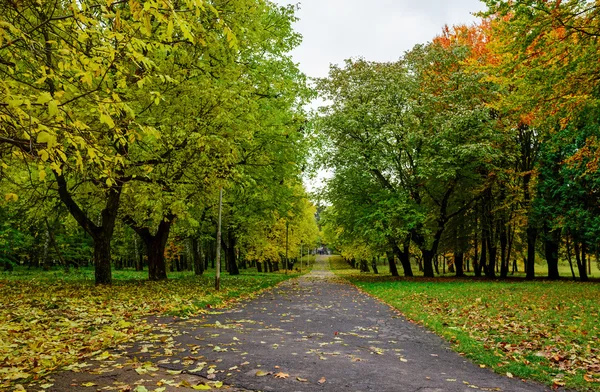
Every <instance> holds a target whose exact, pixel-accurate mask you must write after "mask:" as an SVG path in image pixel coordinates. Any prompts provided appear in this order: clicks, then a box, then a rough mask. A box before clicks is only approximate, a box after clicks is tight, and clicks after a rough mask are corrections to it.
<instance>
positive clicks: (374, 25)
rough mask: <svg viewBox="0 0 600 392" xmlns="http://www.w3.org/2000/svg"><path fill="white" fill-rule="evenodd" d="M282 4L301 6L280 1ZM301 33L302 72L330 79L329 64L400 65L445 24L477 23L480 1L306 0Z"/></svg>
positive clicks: (299, 56) (290, 0)
mask: <svg viewBox="0 0 600 392" xmlns="http://www.w3.org/2000/svg"><path fill="white" fill-rule="evenodd" d="M274 2H275V3H277V4H282V5H283V4H290V3H291V4H296V2H294V1H293V0H275V1H274ZM298 4H299V5H300V9H299V10H298V12H297V16H298V17H299V18H300V20H299V21H298V22H297V23H296V24H295V29H296V31H298V32H299V33H300V34H302V36H303V37H304V39H303V42H302V45H301V46H300V47H298V48H297V49H296V50H295V51H294V52H293V57H294V60H295V61H296V62H298V63H299V64H300V69H301V70H302V71H303V72H304V73H306V74H307V75H308V76H311V77H324V76H326V75H327V73H328V70H329V64H330V63H333V64H341V63H342V62H343V60H344V59H347V58H351V57H364V58H365V59H367V60H372V61H394V60H397V59H398V58H399V57H400V56H402V54H403V53H404V52H405V51H407V50H409V49H411V48H412V47H413V46H414V45H416V44H419V43H425V42H427V41H430V40H431V39H432V38H433V37H435V36H436V35H437V34H439V33H440V31H441V29H442V27H443V26H444V25H445V24H448V25H453V24H459V23H472V22H473V21H474V20H475V17H474V16H472V15H471V14H472V13H473V12H477V11H480V10H482V9H484V5H483V4H482V3H480V2H479V0H454V1H444V0H371V1H368V2H367V1H364V0H360V1H359V0H303V1H300V2H298Z"/></svg>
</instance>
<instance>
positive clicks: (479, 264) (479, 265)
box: [473, 235, 487, 277]
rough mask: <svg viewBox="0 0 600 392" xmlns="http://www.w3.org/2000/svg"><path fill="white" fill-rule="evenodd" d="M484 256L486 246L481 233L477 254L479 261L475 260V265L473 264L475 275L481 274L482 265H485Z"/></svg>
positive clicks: (485, 256)
mask: <svg viewBox="0 0 600 392" xmlns="http://www.w3.org/2000/svg"><path fill="white" fill-rule="evenodd" d="M486 258H487V246H486V241H485V240H484V239H483V235H482V241H481V254H480V255H479V261H478V262H477V264H476V265H473V271H474V272H475V276H477V277H480V276H481V270H482V269H483V266H484V265H485V259H486ZM473 264H475V263H473Z"/></svg>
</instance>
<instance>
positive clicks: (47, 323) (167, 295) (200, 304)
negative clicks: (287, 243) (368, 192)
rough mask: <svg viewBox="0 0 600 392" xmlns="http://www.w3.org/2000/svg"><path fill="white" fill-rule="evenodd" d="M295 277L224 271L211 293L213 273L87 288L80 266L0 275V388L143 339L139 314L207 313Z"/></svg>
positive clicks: (124, 278) (137, 276)
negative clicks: (69, 268) (219, 282)
mask: <svg viewBox="0 0 600 392" xmlns="http://www.w3.org/2000/svg"><path fill="white" fill-rule="evenodd" d="M313 259H314V258H313ZM305 260H306V259H305ZM306 271H308V269H306V270H305V271H303V272H306ZM295 276H298V274H297V273H291V272H290V273H288V274H285V273H284V272H283V271H282V272H279V273H262V274H258V273H257V272H256V270H255V269H248V270H243V271H242V273H241V275H239V276H230V275H228V274H227V273H226V272H224V273H223V274H222V275H221V291H219V292H216V291H215V290H214V270H210V271H208V272H206V273H205V274H204V275H203V276H198V277H197V276H194V275H193V274H192V273H190V272H186V273H183V272H175V273H170V274H169V278H170V279H169V280H168V281H164V282H148V281H146V279H147V272H135V271H114V273H113V277H114V284H113V285H112V286H95V285H94V283H93V271H92V270H91V269H88V268H85V269H80V270H72V272H70V273H65V272H64V271H62V270H56V271H48V272H42V271H28V270H25V269H16V270H15V271H13V272H10V273H0V390H4V389H8V388H9V387H11V386H14V385H16V384H18V383H24V382H28V381H31V380H39V379H43V378H44V377H46V376H47V375H48V374H50V373H52V372H54V371H57V370H60V369H61V368H64V367H65V366H67V365H70V364H73V363H76V362H78V361H83V360H85V359H86V358H89V357H93V356H95V355H98V353H101V352H102V351H103V350H104V349H105V348H108V347H114V346H115V345H117V344H121V343H124V342H128V341H135V340H138V339H143V338H145V337H147V335H148V334H149V333H151V331H152V329H153V328H156V326H153V325H150V323H148V322H146V320H145V319H144V317H145V316H150V315H171V316H174V317H183V316H188V315H195V314H201V313H203V312H207V311H214V309H215V308H221V307H226V306H228V305H231V304H232V303H233V302H234V301H238V300H240V299H246V298H251V297H253V296H255V295H256V294H257V293H259V292H260V291H262V290H263V289H266V288H269V287H272V286H274V285H276V284H278V283H279V282H281V281H283V280H286V279H288V278H291V277H295Z"/></svg>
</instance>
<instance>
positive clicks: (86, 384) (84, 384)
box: [81, 381, 96, 387]
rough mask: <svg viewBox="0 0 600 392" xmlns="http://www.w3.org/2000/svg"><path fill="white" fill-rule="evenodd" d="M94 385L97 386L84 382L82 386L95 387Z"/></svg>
mask: <svg viewBox="0 0 600 392" xmlns="http://www.w3.org/2000/svg"><path fill="white" fill-rule="evenodd" d="M94 385H96V384H95V383H93V382H91V381H90V382H84V383H83V384H81V386H82V387H93V386H94Z"/></svg>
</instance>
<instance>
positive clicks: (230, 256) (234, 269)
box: [221, 230, 240, 275]
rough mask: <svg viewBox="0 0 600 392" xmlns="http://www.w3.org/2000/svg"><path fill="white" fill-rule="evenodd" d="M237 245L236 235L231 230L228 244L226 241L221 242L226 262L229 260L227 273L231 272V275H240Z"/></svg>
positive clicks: (228, 235)
mask: <svg viewBox="0 0 600 392" xmlns="http://www.w3.org/2000/svg"><path fill="white" fill-rule="evenodd" d="M235 245H236V239H235V235H234V234H233V233H232V232H231V230H229V231H228V232H227V242H226V241H225V240H222V241H221V246H222V247H223V250H224V251H225V260H227V271H229V275H239V274H240V270H239V268H238V265H237V257H236V253H235Z"/></svg>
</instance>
